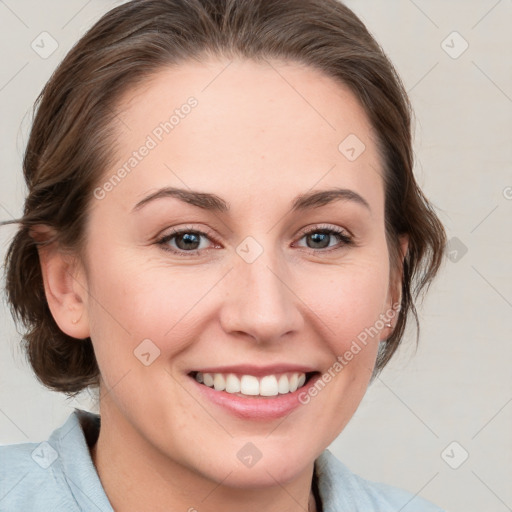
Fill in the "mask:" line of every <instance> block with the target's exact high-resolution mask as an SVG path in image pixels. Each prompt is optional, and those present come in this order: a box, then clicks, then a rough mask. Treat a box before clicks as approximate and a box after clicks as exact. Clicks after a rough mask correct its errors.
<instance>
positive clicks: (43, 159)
mask: <svg viewBox="0 0 512 512" xmlns="http://www.w3.org/2000/svg"><path fill="white" fill-rule="evenodd" d="M216 56H219V57H227V58H235V57H237V58H247V59H256V60H259V59H273V58H276V59H281V60H285V61H291V62H297V63H301V64H305V65H308V66H311V67H314V68H316V69H318V70H320V71H321V72H323V73H324V74H326V75H328V76H330V77H331V78H334V79H335V80H337V81H339V82H340V83H343V84H345V86H348V88H349V89H350V90H351V91H352V93H354V94H355V96H356V97H357V98H358V100H359V101H360V103H361V105H362V106H363V107H364V110H365V112H366V114H367V116H368V118H369V120H370V122H371V124H372V127H373V129H374V130H375V133H376V134H377V136H378V143H379V149H380V154H381V157H382V166H383V169H384V186H385V217H386V237H387V241H388V247H389V254H390V265H391V267H390V268H391V271H392V274H393V276H395V277H396V276H399V275H400V272H401V273H402V295H401V307H400V311H399V313H398V314H397V322H396V326H395V328H394V332H393V334H392V335H391V337H390V338H389V339H388V340H387V342H386V343H385V345H384V350H380V351H379V355H378V358H377V364H376V368H375V373H374V376H375V375H376V374H377V373H378V372H380V371H381V370H382V368H384V366H385V365H386V364H387V363H388V361H389V360H390V358H391V357H392V355H393V354H394V352H395V351H396V349H397V347H398V345H399V343H400V342H401V339H402V337H403V334H404V329H405V326H406V323H407V320H408V317H409V316H410V315H412V316H413V317H414V319H415V322H416V327H417V338H416V342H417V341H418V338H419V323H418V316H417V312H416V308H415V303H414V301H415V300H416V299H417V298H418V297H419V295H420V292H422V291H423V292H424V291H426V290H427V289H428V287H429V285H430V283H431V281H432V279H433V278H434V277H435V275H436V274H437V272H438V270H439V267H440V265H441V263H442V256H443V252H444V247H445V243H446V235H445V231H444V228H443V226H442V224H441V222H440V221H439V219H438V217H437V216H436V214H435V212H434V210H433V208H432V206H431V205H430V203H429V202H428V200H427V199H426V198H425V197H424V195H423V194H422V192H421V190H420V189H419V187H418V185H417V183H416V181H415V178H414V175H413V154H412V140H411V139H412V134H411V112H412V110H411V107H410V104H409V100H408V98H407V94H406V91H405V89H404V87H403V85H402V83H401V81H400V78H399V77H398V75H397V73H396V71H395V69H394V67H393V65H392V64H391V63H390V61H389V60H388V59H387V57H386V55H385V54H384V52H383V51H382V49H381V48H380V46H379V45H378V44H377V42H376V41H375V40H374V39H373V37H372V36H371V35H370V33H369V32H368V30H367V29H366V27H365V26H364V25H363V23H362V22H361V21H360V20H359V19H358V18H357V16H356V15H355V14H354V13H353V12H352V11H351V10H350V9H349V8H347V7H346V6H344V5H343V4H342V3H340V2H338V1H337V0H133V1H130V2H127V3H125V4H123V5H120V6H118V7H116V8H114V9H112V10H111V11H109V12H107V13H106V14H105V15H104V16H103V17H102V18H101V19H100V20H99V21H98V22H97V23H96V24H95V25H94V26H93V27H92V28H91V29H90V30H89V31H88V32H87V33H86V34H85V35H84V36H83V37H82V38H81V39H80V40H79V41H78V43H77V44H76V45H75V46H74V47H73V48H72V49H71V51H70V52H69V53H68V54H67V56H66V57H65V58H64V60H63V61H62V62H61V64H60V65H59V66H58V68H57V69H56V71H55V72H54V74H53V75H52V77H51V78H50V80H49V81H48V83H47V84H46V85H45V87H44V89H43V90H42V92H41V94H40V96H39V97H38V99H37V101H36V104H35V106H34V112H35V115H34V120H33V125H32V129H31V133H30V137H29V140H28V144H27V147H26V152H25V156H24V161H23V171H24V176H25V181H26V184H27V187H28V195H27V198H26V202H25V207H24V214H23V217H22V218H21V219H19V220H17V221H8V222H6V223H10V222H18V223H19V228H18V231H17V233H16V235H15V236H14V239H13V240H12V242H11V245H10V246H9V249H8V252H7V255H6V292H7V298H8V301H9V303H10V306H11V309H12V311H13V315H14V317H15V319H16V320H17V321H19V322H21V323H22V324H23V325H24V328H25V334H24V338H23V340H24V347H25V349H26V353H27V356H28V359H29V361H30V363H31V365H32V367H33V369H34V371H35V373H36V376H37V377H38V379H39V380H40V381H41V382H42V383H43V384H44V385H45V386H47V387H49V388H51V389H53V390H57V391H62V392H65V393H67V394H69V395H72V394H74V393H76V392H79V391H80V390H82V389H84V388H86V387H88V386H91V387H97V386H98V385H99V369H98V366H97V364H96V359H95V356H94V351H93V348H92V343H91V340H90V339H84V340H77V339H74V338H71V337H69V336H67V335H66V334H64V333H63V332H62V331H61V330H60V329H59V328H58V326H57V324H56V322H55V321H54V319H53V317H52V315H51V313H50V310H49V307H48V304H47V301H46V297H45V291H44V287H43V280H42V274H41V268H40V262H39V256H38V250H37V243H40V242H37V241H36V240H35V239H34V238H33V237H31V232H32V228H33V226H36V225H45V226H49V227H50V228H51V229H52V230H53V231H54V233H55V239H54V240H53V243H57V244H59V246H60V247H62V248H63V249H66V250H70V251H71V252H74V253H75V254H78V255H80V254H81V252H82V251H83V249H84V244H85V240H84V232H85V229H84V227H85V223H86V220H87V215H88V207H89V205H90V204H91V201H92V193H93V189H94V187H95V186H96V185H97V183H98V182H99V181H100V179H101V177H102V175H103V174H104V173H105V172H106V171H107V170H108V169H109V165H111V164H112V163H113V161H112V158H113V155H112V154H113V153H114V151H112V150H113V148H115V140H114V138H113V136H112V132H113V130H112V125H113V121H114V119H115V116H116V105H117V102H118V101H119V99H120V97H121V96H122V95H123V94H124V93H125V92H126V91H127V90H129V89H130V88H132V87H134V86H135V85H137V84H139V83H141V82H142V81H143V80H145V79H147V78H149V77H150V76H152V75H153V74H155V73H156V72H158V71H159V70H161V69H163V68H165V67H166V66H169V65H172V64H179V63H180V62H184V61H186V60H190V59H194V60H198V61H201V59H202V58H205V57H216ZM333 108H334V106H333ZM401 234H406V235H408V237H409V247H408V251H407V254H406V256H405V260H404V261H403V267H402V266H401V264H402V262H401V253H400V245H399V236H400V235H401Z"/></svg>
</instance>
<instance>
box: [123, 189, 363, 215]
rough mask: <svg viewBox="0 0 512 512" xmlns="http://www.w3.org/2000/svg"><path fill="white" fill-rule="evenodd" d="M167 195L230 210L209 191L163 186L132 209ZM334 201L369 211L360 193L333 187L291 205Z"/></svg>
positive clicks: (302, 196) (203, 206) (299, 206)
mask: <svg viewBox="0 0 512 512" xmlns="http://www.w3.org/2000/svg"><path fill="white" fill-rule="evenodd" d="M167 197H173V198H176V199H179V200H180V201H183V202H185V203H188V204H191V205H193V206H197V207H198V208H201V209H203V210H207V211H216V212H219V213H226V212H229V211H230V205H229V203H228V202H226V201H225V200H224V199H222V198H220V197H219V196H217V195H216V194H211V193H209V192H197V191H194V190H187V189H183V188H175V187H165V188H162V189H159V190H157V191H156V192H153V193H152V194H149V195H148V196H146V197H144V198H143V199H142V200H141V201H139V202H138V203H137V204H136V205H135V206H134V207H133V210H132V211H137V210H140V209H141V208H143V207H144V206H146V205H147V204H148V203H150V202H152V201H154V200H156V199H162V198H167ZM335 201H352V202H354V203H356V204H359V205H362V206H364V207H365V208H367V209H368V210H369V211H370V212H371V208H370V205H369V204H368V201H366V199H364V197H362V196H361V195H359V194H358V193H357V192H354V191H353V190H350V189H346V188H333V189H328V190H319V191H313V192H307V193H305V194H300V195H299V196H297V197H296V198H295V199H294V200H293V202H292V205H291V209H292V211H294V212H300V211H305V210H309V209H312V208H318V207H320V206H325V205H327V204H331V203H333V202H335Z"/></svg>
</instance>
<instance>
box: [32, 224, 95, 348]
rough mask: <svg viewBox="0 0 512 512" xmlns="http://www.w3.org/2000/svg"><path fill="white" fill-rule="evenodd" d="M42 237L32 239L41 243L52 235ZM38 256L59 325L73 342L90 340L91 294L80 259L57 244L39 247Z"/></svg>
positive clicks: (50, 304) (46, 291)
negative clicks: (88, 302) (88, 290)
mask: <svg viewBox="0 0 512 512" xmlns="http://www.w3.org/2000/svg"><path fill="white" fill-rule="evenodd" d="M42 233H43V231H40V230H38V231H37V233H36V234H35V235H34V236H32V238H34V239H35V240H37V241H39V242H41V236H44V234H48V233H49V232H48V231H45V232H44V234H42ZM38 253H39V261H40V264H41V273H42V276H43V284H44V291H45V295H46V300H47V302H48V307H49V308H50V311H51V313H52V316H53V318H54V320H55V322H56V323H57V325H58V326H59V328H60V329H61V330H62V331H63V332H64V333H65V334H67V335H69V336H71V337H73V338H80V339H83V338H87V337H89V335H90V332H89V322H88V318H87V297H88V294H87V287H86V283H85V282H82V281H84V273H83V272H82V270H81V264H80V261H79V258H77V257H76V256H75V255H73V254H71V253H69V252H66V251H63V250H61V249H60V248H59V247H58V243H57V242H52V243H49V244H45V245H38Z"/></svg>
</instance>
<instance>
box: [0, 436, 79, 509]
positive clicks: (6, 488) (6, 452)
mask: <svg viewBox="0 0 512 512" xmlns="http://www.w3.org/2000/svg"><path fill="white" fill-rule="evenodd" d="M57 459H58V453H57V450H56V449H55V447H54V446H52V444H51V443H49V442H48V441H44V442H42V443H23V444H13V445H7V446H0V511H1V512H11V511H12V512H14V511H18V510H34V511H39V510H41V511H42V510H51V509H57V510H64V508H65V507H68V510H70V511H74V510H77V509H76V508H75V507H74V506H73V503H69V500H67V499H66V496H65V494H64V493H62V491H61V489H62V488H63V486H64V485H66V483H65V481H64V479H63V475H62V472H61V471H59V468H58V466H59V463H58V461H57ZM50 507H51V508H50Z"/></svg>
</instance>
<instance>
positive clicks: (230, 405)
mask: <svg viewBox="0 0 512 512" xmlns="http://www.w3.org/2000/svg"><path fill="white" fill-rule="evenodd" d="M320 377H321V375H320V374H315V375H313V376H312V377H311V378H310V379H309V380H308V382H307V383H306V385H305V386H302V387H301V388H299V389H297V391H294V392H293V393H286V394H283V395H276V396H275V397H266V398H263V397H251V398H243V397H241V396H237V395H234V394H232V393H227V392H226V391H215V389H213V388H210V387H208V386H205V385H204V384H200V383H199V382H197V381H196V379H195V378H194V377H190V378H191V379H192V380H193V381H194V383H195V385H196V386H197V388H198V390H199V392H200V393H201V394H202V396H204V397H205V398H206V399H208V400H210V401H211V402H213V403H215V404H217V405H219V406H221V407H223V408H224V409H225V410H227V411H228V412H230V413H231V414H233V415H235V416H237V417H239V418H243V419H250V420H272V419H277V418H281V417H283V416H286V415H287V414H290V413H291V412H292V411H293V410H295V409H297V407H299V406H301V405H304V404H303V403H302V402H300V401H299V395H302V396H304V394H305V393H306V394H307V392H308V390H309V388H310V387H313V386H314V385H315V382H316V381H317V380H318V379H319V378H320Z"/></svg>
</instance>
